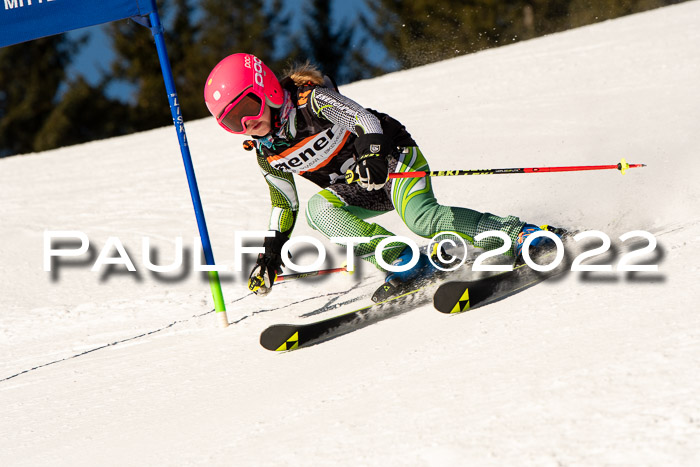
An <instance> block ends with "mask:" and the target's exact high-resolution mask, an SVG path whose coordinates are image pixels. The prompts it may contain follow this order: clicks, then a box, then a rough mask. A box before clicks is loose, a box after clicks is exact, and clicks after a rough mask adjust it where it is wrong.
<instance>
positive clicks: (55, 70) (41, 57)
mask: <svg viewBox="0 0 700 467" xmlns="http://www.w3.org/2000/svg"><path fill="white" fill-rule="evenodd" d="M74 53H75V43H74V42H71V41H70V40H69V39H68V38H67V36H65V35H60V36H52V37H47V38H44V39H38V40H35V41H31V42H25V43H22V44H17V45H13V46H10V47H5V48H2V49H0V83H2V84H1V85H2V88H1V89H0V157H3V156H8V155H11V154H20V153H27V152H32V151H35V150H37V148H36V146H35V140H36V138H37V136H38V135H39V133H40V131H41V129H42V127H43V126H44V123H45V122H46V120H47V118H48V117H49V115H50V113H51V111H52V110H53V108H54V105H55V102H56V100H57V98H58V93H59V91H60V87H61V83H62V82H63V81H64V80H65V78H66V72H65V68H66V67H67V66H68V64H69V63H70V60H71V57H72V56H73V54H74Z"/></svg>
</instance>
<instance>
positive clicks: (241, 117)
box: [204, 53, 284, 134]
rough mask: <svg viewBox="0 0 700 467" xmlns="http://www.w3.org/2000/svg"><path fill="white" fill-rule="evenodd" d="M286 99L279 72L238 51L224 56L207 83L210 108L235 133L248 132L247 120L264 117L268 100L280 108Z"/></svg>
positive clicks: (226, 128)
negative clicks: (277, 73)
mask: <svg viewBox="0 0 700 467" xmlns="http://www.w3.org/2000/svg"><path fill="white" fill-rule="evenodd" d="M283 100H284V92H283V91H282V86H280V83H279V81H277V78H276V77H275V74H274V73H273V72H272V70H270V69H269V68H268V67H267V66H266V65H265V64H264V63H263V62H262V60H260V59H259V58H258V57H256V56H255V55H251V54H244V53H238V54H233V55H229V56H228V57H226V58H224V59H223V60H221V61H220V62H219V63H218V64H217V65H216V66H215V67H214V69H213V70H212V71H211V73H209V78H207V83H206V84H205V86H204V102H205V103H206V104H207V108H208V109H209V112H211V114H212V115H213V116H214V117H215V118H216V121H217V122H218V123H219V125H221V126H222V127H223V128H224V129H225V130H226V131H229V132H231V133H237V134H242V133H245V123H246V122H247V121H248V120H256V119H258V118H260V117H261V116H262V114H263V112H264V111H265V104H266V103H267V105H269V106H270V107H273V108H279V107H281V106H282V102H283Z"/></svg>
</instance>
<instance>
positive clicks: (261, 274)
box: [248, 231, 289, 295]
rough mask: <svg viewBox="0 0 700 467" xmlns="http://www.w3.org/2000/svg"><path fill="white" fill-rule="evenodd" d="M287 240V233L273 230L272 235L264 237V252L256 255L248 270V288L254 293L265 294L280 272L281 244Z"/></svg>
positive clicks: (268, 291)
mask: <svg viewBox="0 0 700 467" xmlns="http://www.w3.org/2000/svg"><path fill="white" fill-rule="evenodd" d="M287 240H289V237H287V235H285V234H283V233H282V232H278V231H275V236H274V237H266V238H265V242H264V243H263V246H264V247H265V253H260V254H259V255H258V261H257V262H256V263H255V267H253V270H252V271H251V272H250V277H249V278H248V288H249V289H250V290H251V291H252V292H253V293H255V294H256V295H267V294H268V293H270V289H272V286H273V285H274V283H275V279H277V275H278V274H280V273H281V272H282V245H284V244H285V242H286V241H287Z"/></svg>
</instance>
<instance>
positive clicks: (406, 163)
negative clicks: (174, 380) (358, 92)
mask: <svg viewBox="0 0 700 467" xmlns="http://www.w3.org/2000/svg"><path fill="white" fill-rule="evenodd" d="M204 100H205V102H206V105H207V107H208V109H209V111H210V112H211V114H212V115H213V116H214V117H215V118H216V121H217V122H218V123H219V125H221V127H223V128H224V129H225V130H226V131H229V132H231V133H236V134H244V135H248V136H252V137H253V138H254V139H253V140H252V141H246V142H245V143H244V146H247V149H253V148H254V149H255V151H256V154H257V160H258V165H259V166H260V169H261V170H262V174H263V176H264V177H265V181H266V182H267V184H268V185H269V188H270V198H271V201H272V213H271V215H270V223H269V230H272V231H274V233H275V236H274V237H268V238H266V239H265V242H264V247H265V253H261V254H260V255H259V257H258V260H257V263H256V265H255V267H254V268H253V270H252V272H251V274H250V279H249V282H248V287H249V288H250V289H251V290H252V291H254V292H256V293H262V294H264V293H267V292H269V290H270V288H271V287H272V285H273V284H274V281H275V278H276V277H277V274H279V273H280V272H281V266H282V258H281V250H282V245H283V244H284V243H285V242H286V241H287V240H289V238H290V235H291V233H292V229H293V228H294V224H295V222H296V220H297V215H298V212H299V199H298V197H297V192H296V186H295V182H294V178H293V174H297V175H300V176H301V177H304V178H306V179H308V180H310V181H311V182H313V183H315V184H316V185H318V186H320V187H321V188H322V190H321V191H319V192H318V193H317V194H315V195H314V196H312V197H311V199H309V201H308V203H307V208H306V218H307V221H308V223H309V225H310V226H311V227H312V228H313V229H315V230H318V231H319V232H321V233H322V234H323V235H325V236H326V237H369V238H370V239H371V240H370V241H369V242H367V243H362V244H359V245H357V246H356V247H355V255H356V256H359V257H361V258H362V259H364V260H366V261H369V262H370V263H372V264H373V265H375V266H376V267H378V268H379V269H382V268H381V267H380V266H379V265H378V264H377V260H376V257H375V247H376V246H377V244H378V243H379V242H380V241H381V240H382V239H384V238H386V237H388V236H393V234H392V233H391V232H389V231H388V230H386V229H385V228H384V227H382V226H380V225H379V224H374V223H369V222H367V219H370V218H373V217H375V216H378V215H380V214H384V213H386V212H388V211H393V210H395V211H396V212H397V213H398V215H399V216H401V219H402V220H403V222H404V223H405V224H406V226H408V228H409V229H410V230H411V231H412V232H414V233H415V234H416V235H419V236H421V237H424V238H432V237H434V236H435V235H436V234H438V233H441V232H454V233H456V234H458V235H460V236H461V237H462V238H464V239H465V240H466V241H468V242H470V243H471V244H473V245H475V246H478V247H481V248H485V249H493V248H498V247H500V246H501V245H502V244H503V243H502V240H500V239H499V238H497V237H490V238H487V239H485V240H483V241H480V242H475V241H474V238H475V237H476V236H477V235H479V234H480V233H482V232H486V231H489V230H500V231H503V232H505V233H506V234H507V235H508V236H509V237H510V239H511V242H512V243H511V244H512V245H513V247H512V251H511V253H512V254H513V255H514V256H515V257H516V258H517V257H518V255H519V254H520V250H521V248H522V244H523V241H524V240H525V238H526V237H527V236H528V235H530V234H531V233H533V232H535V231H538V230H541V229H540V228H539V227H536V226H534V225H531V224H526V223H525V222H522V221H521V220H519V219H518V218H517V217H513V216H508V217H498V216H495V215H493V214H489V213H480V212H476V211H474V210H471V209H466V208H461V207H449V206H442V205H440V204H438V202H437V200H436V199H435V196H434V195H433V190H432V187H431V180H430V177H427V176H426V177H424V178H403V179H389V178H388V176H389V173H391V172H412V171H429V170H430V168H429V167H428V162H427V161H426V159H425V157H424V156H423V153H422V152H421V150H420V149H419V148H418V145H417V144H416V142H415V141H414V140H413V138H411V135H410V134H409V133H408V132H407V131H406V129H405V128H404V126H403V125H402V124H401V123H399V122H398V121H396V120H395V119H393V118H392V117H390V116H389V115H386V114H383V113H380V112H377V111H375V110H371V109H366V108H364V107H362V106H361V105H359V104H357V103H356V102H354V101H353V100H351V99H349V98H347V97H346V96H343V95H341V94H339V92H338V90H337V88H336V86H335V84H334V83H333V82H332V80H331V79H330V78H328V77H326V76H324V75H323V74H322V73H321V72H320V71H319V70H318V69H317V68H315V67H314V66H312V65H310V64H308V63H307V64H304V65H301V66H297V67H296V68H294V69H292V70H291V71H290V72H289V73H288V74H287V76H286V77H285V78H284V79H283V80H282V81H281V82H280V81H278V80H277V78H276V77H275V75H274V73H273V72H272V71H271V70H270V69H269V68H268V67H267V66H266V65H265V64H264V63H263V62H262V61H261V60H260V59H258V58H257V57H255V56H253V55H251V54H245V53H238V54H234V55H230V56H228V57H226V58H224V59H223V60H222V61H221V62H219V64H217V65H216V67H214V69H213V70H212V72H211V73H210V75H209V78H208V79H207V82H206V84H205V87H204ZM348 170H352V171H354V172H355V174H356V177H357V178H359V181H358V182H357V183H346V172H347V171H348ZM549 230H554V229H549ZM542 239H543V237H539V238H536V239H534V241H533V242H532V245H531V246H534V247H536V246H537V245H536V244H537V243H538V241H539V240H542ZM540 246H541V245H540ZM382 257H383V260H384V261H385V262H386V263H387V264H392V265H405V264H407V263H408V262H409V261H410V260H411V259H412V257H413V252H412V250H411V248H410V247H408V246H406V245H405V244H403V243H395V244H392V243H390V244H389V245H388V247H387V248H385V249H384V251H383V253H382ZM434 272H435V267H434V266H433V265H432V263H431V262H430V260H429V259H428V257H427V256H426V255H424V254H422V253H421V255H420V257H419V259H418V263H417V264H416V266H414V267H413V268H411V269H409V270H408V271H405V272H401V273H389V274H388V275H387V277H386V282H387V283H388V284H389V285H390V287H389V288H392V289H398V288H400V287H401V285H402V284H406V283H407V282H409V281H412V280H414V279H416V278H420V277H423V276H429V275H431V274H433V273H434Z"/></svg>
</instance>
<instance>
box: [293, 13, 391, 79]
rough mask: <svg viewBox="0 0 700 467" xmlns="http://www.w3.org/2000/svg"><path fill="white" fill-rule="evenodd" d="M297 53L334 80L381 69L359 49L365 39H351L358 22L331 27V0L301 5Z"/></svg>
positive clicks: (370, 74)
mask: <svg viewBox="0 0 700 467" xmlns="http://www.w3.org/2000/svg"><path fill="white" fill-rule="evenodd" d="M305 12H306V15H305V18H306V21H305V22H304V25H303V31H302V38H301V43H302V44H301V50H300V51H299V55H300V56H305V58H307V59H309V60H310V61H312V62H314V63H315V64H317V65H319V67H320V68H321V69H322V70H323V72H324V73H326V74H328V75H330V76H332V77H333V78H334V79H335V80H336V82H337V83H338V84H344V83H349V82H351V81H356V80H358V79H364V78H369V77H371V76H374V75H376V74H379V73H380V72H381V69H380V68H378V67H376V66H373V65H372V64H370V62H369V61H368V60H367V59H366V54H364V53H363V50H362V49H363V47H364V45H365V41H362V40H360V41H357V43H355V39H354V37H355V35H356V34H355V32H356V30H357V28H358V24H359V23H356V24H343V25H341V26H337V27H335V28H334V27H333V22H334V21H333V18H334V15H333V14H332V13H333V12H332V2H330V1H328V0H310V5H308V6H307V8H305Z"/></svg>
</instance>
